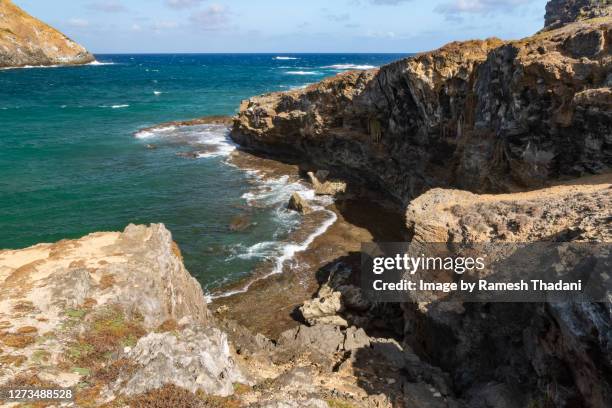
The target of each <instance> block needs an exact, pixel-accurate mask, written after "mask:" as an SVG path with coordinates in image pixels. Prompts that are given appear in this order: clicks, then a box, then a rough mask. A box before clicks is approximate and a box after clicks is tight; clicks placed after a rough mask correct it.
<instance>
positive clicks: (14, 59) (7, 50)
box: [0, 0, 95, 68]
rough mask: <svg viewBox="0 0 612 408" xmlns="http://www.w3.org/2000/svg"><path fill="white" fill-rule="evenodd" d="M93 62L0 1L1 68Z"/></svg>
mask: <svg viewBox="0 0 612 408" xmlns="http://www.w3.org/2000/svg"><path fill="white" fill-rule="evenodd" d="M94 60H95V59H94V57H93V56H92V55H91V54H90V53H89V52H88V51H87V50H86V49H85V48H83V47H82V46H80V45H79V44H77V43H75V42H74V41H72V40H70V39H69V38H68V37H66V36H65V35H64V34H62V33H60V32H59V31H57V30H55V29H54V28H52V27H50V26H48V25H47V24H45V23H43V22H42V21H40V20H38V19H36V18H34V17H32V16H30V15H29V14H27V13H26V12H25V11H23V10H22V9H21V8H19V7H17V6H16V5H15V4H13V2H12V1H11V0H0V68H1V67H23V66H47V65H79V64H87V63H89V62H93V61H94Z"/></svg>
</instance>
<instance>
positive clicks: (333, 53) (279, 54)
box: [91, 51, 424, 56]
mask: <svg viewBox="0 0 612 408" xmlns="http://www.w3.org/2000/svg"><path fill="white" fill-rule="evenodd" d="M420 52H424V51H417V52H406V51H402V52H182V51H177V52H93V51H91V53H92V54H93V55H278V56H285V55H286V56H291V55H413V54H418V53H420Z"/></svg>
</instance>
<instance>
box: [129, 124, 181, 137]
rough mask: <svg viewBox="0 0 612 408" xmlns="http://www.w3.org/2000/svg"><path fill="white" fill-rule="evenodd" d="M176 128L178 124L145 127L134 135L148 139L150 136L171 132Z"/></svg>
mask: <svg viewBox="0 0 612 408" xmlns="http://www.w3.org/2000/svg"><path fill="white" fill-rule="evenodd" d="M175 129H176V126H164V127H158V128H154V129H145V130H140V131H138V132H136V133H134V137H136V138H137V139H148V138H150V137H155V136H159V135H160V134H161V133H165V132H171V131H173V130H175Z"/></svg>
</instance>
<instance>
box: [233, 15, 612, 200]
mask: <svg viewBox="0 0 612 408" xmlns="http://www.w3.org/2000/svg"><path fill="white" fill-rule="evenodd" d="M610 38H612V17H605V18H600V19H593V20H586V21H580V22H575V23H571V24H568V25H565V26H563V27H560V28H558V29H556V30H550V31H546V32H541V33H539V34H537V35H534V36H533V37H529V38H525V39H523V40H519V41H510V42H503V41H500V40H496V39H489V40H486V41H469V42H462V43H451V44H449V45H447V46H444V47H442V48H441V49H439V50H436V51H432V52H428V53H424V54H420V55H417V56H415V57H412V58H406V59H403V60H400V61H397V62H394V63H391V64H389V65H386V66H383V67H381V68H380V69H378V70H369V71H360V72H357V71H356V72H348V73H344V74H339V75H337V76H336V77H334V78H330V79H326V80H324V81H322V82H320V83H318V84H315V85H311V86H309V87H307V88H306V89H303V90H294V91H290V92H282V93H272V94H267V95H263V96H260V97H254V98H251V99H249V100H247V101H244V102H243V103H242V105H241V108H240V112H239V114H238V116H237V117H236V119H235V122H234V128H233V132H232V137H233V138H234V140H236V141H237V142H239V143H240V144H242V145H243V146H245V147H246V148H250V149H253V150H259V151H265V152H267V153H272V154H276V155H277V157H288V156H291V155H293V156H297V157H299V158H300V159H301V160H303V161H308V162H310V163H311V164H312V165H314V166H315V167H316V168H323V169H330V170H333V173H334V174H338V175H341V176H344V177H345V178H346V179H348V180H350V181H357V182H361V183H363V184H367V185H368V186H376V187H378V189H380V190H382V191H383V192H384V193H385V194H387V195H389V196H391V197H394V198H395V199H397V200H398V201H399V202H400V203H402V204H404V205H406V204H407V203H408V202H409V201H410V200H411V199H413V198H415V197H417V196H418V195H420V194H422V193H423V192H425V191H427V190H429V189H431V188H435V187H451V186H452V187H454V188H461V189H467V190H470V191H473V192H505V191H512V190H515V189H517V188H522V189H526V188H534V187H535V188H537V187H541V186H543V185H545V184H546V183H547V182H549V181H550V180H554V179H559V178H563V177H579V176H582V175H588V174H593V173H600V172H602V171H605V170H606V169H608V168H609V167H610V165H611V164H612V148H611V146H612V140H611V139H610V135H612V114H611V112H612V98H611V94H610V86H611V85H612V82H611V81H612V76H611V75H612V74H611V72H612V56H611V54H610V46H609V43H610Z"/></svg>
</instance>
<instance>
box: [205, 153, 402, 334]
mask: <svg viewBox="0 0 612 408" xmlns="http://www.w3.org/2000/svg"><path fill="white" fill-rule="evenodd" d="M228 164H230V165H234V166H236V167H239V168H241V169H243V170H245V171H254V170H256V171H259V172H260V173H261V174H262V175H263V177H264V178H272V177H279V176H283V175H285V176H289V177H290V178H291V179H293V180H301V177H300V175H299V174H300V168H299V165H290V164H284V163H282V162H279V161H276V160H274V159H270V158H262V157H259V156H255V155H253V154H252V153H249V152H246V151H243V150H240V149H237V150H236V151H235V152H233V153H232V155H231V157H230V158H229V159H228ZM329 213H331V214H333V216H332V217H331V218H329V215H328V214H329ZM330 221H331V222H330ZM328 223H329V224H328ZM403 225H404V224H403V219H402V216H401V214H399V213H397V212H394V211H393V210H390V209H389V208H387V207H385V206H384V205H383V204H382V203H381V202H377V201H376V200H374V199H367V198H366V199H364V198H362V197H359V198H349V199H339V200H335V201H333V202H331V203H330V204H328V205H326V206H324V207H323V209H321V210H317V211H314V212H313V213H310V214H308V215H305V216H303V219H302V222H301V225H300V227H299V228H298V229H297V230H296V231H294V232H292V233H291V234H290V236H289V237H288V239H289V240H290V241H293V242H300V243H301V245H299V246H303V247H304V248H303V249H299V250H296V251H295V252H294V253H292V254H291V256H289V257H281V260H279V259H274V260H273V261H262V262H261V263H260V264H258V265H257V266H256V267H255V268H254V270H252V271H251V273H250V274H249V276H248V277H245V278H243V279H239V280H238V281H235V282H233V283H230V284H228V285H223V286H221V287H220V288H219V290H218V291H217V294H214V293H213V296H212V299H210V298H209V300H211V301H210V303H209V307H210V309H211V310H212V311H213V312H214V313H215V314H216V315H217V316H219V317H222V318H223V319H229V320H233V321H236V322H237V323H238V324H240V325H242V326H244V327H246V328H248V329H250V330H251V331H252V332H254V333H261V334H263V335H265V336H267V337H270V338H276V337H277V336H278V335H279V334H281V333H282V332H284V331H286V330H288V329H291V328H293V327H297V326H299V325H300V324H301V323H303V322H301V320H300V316H299V315H296V313H295V312H296V309H297V308H298V307H299V306H301V305H302V304H303V302H305V301H306V300H309V299H311V298H312V297H313V295H315V294H316V292H317V291H318V289H319V286H320V284H321V282H323V281H324V280H325V279H326V278H327V275H328V273H329V269H330V268H331V267H332V266H333V265H335V264H336V263H337V262H340V261H342V262H345V263H348V264H350V265H352V266H353V267H355V268H358V267H359V264H360V256H359V252H360V250H361V244H362V243H363V242H372V241H385V240H387V241H397V240H402V239H403V238H404V232H405V231H404V230H403V228H402V227H403ZM281 261H282V266H283V267H282V271H280V272H279V271H274V269H275V268H276V267H278V265H279V264H278V263H279V262H281ZM252 316H257V319H253V318H252Z"/></svg>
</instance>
